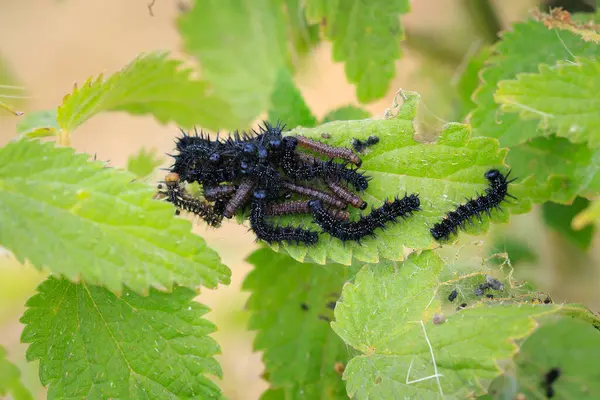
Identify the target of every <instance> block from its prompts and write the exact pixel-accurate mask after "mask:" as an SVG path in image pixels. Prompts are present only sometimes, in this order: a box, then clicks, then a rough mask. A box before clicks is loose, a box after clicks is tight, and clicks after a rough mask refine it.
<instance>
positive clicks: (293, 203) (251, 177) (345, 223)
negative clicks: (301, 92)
mask: <svg viewBox="0 0 600 400" xmlns="http://www.w3.org/2000/svg"><path fill="white" fill-rule="evenodd" d="M283 129H284V125H282V124H280V123H277V124H275V125H272V124H270V123H268V122H265V123H264V124H263V125H262V126H260V127H259V130H258V131H251V132H249V133H248V132H242V133H239V132H237V131H236V132H233V133H232V134H231V135H229V136H228V137H227V138H222V139H221V138H219V136H218V135H217V137H216V139H211V138H210V136H208V135H205V134H204V133H202V132H200V133H198V132H197V131H196V132H195V135H189V134H187V133H185V132H183V131H182V132H183V136H181V137H180V138H178V139H177V141H176V151H177V152H176V154H174V155H172V157H173V158H174V160H175V162H174V163H173V165H172V166H171V167H170V168H169V174H168V175H167V178H166V179H165V185H164V186H162V185H161V186H160V190H161V193H162V196H163V197H164V198H166V200H167V201H170V202H171V203H173V204H174V205H175V206H176V207H177V208H179V209H182V210H184V211H188V212H191V213H193V214H196V215H198V216H199V217H200V218H202V219H204V220H206V221H207V222H208V223H209V225H211V226H215V227H216V226H219V225H220V224H221V221H222V220H223V218H232V217H233V216H234V215H235V214H236V213H238V212H239V211H240V210H243V209H246V208H249V216H248V218H249V221H250V228H251V230H252V231H253V232H254V233H255V234H256V237H257V238H258V239H260V240H263V241H265V242H268V243H281V242H287V243H295V244H304V245H307V246H312V245H314V244H316V243H317V242H318V239H319V233H329V234H330V235H331V236H333V237H336V238H338V239H340V240H342V241H344V242H345V241H355V242H359V243H360V242H361V240H363V239H365V238H367V237H373V236H375V231H376V230H377V229H385V228H386V227H387V225H388V224H394V223H397V222H398V221H399V219H400V218H402V219H405V218H408V217H409V216H410V215H412V213H413V212H415V211H418V210H420V208H419V206H420V202H419V197H418V195H416V194H413V195H410V196H405V197H404V198H402V199H398V198H396V199H395V200H393V201H387V202H385V203H384V204H383V205H382V206H381V207H379V208H374V209H372V211H371V212H370V213H369V214H367V215H363V216H360V217H359V218H358V219H356V220H351V218H350V213H349V212H348V210H347V209H348V207H354V208H357V209H360V210H364V209H366V208H367V206H368V205H367V202H365V201H364V200H363V199H361V197H360V195H359V194H358V193H360V192H362V191H364V190H366V189H367V187H368V186H369V181H370V179H371V177H369V176H366V175H365V173H364V172H362V171H359V168H360V166H361V164H362V161H361V159H360V157H359V156H358V155H357V154H356V153H355V152H353V151H352V150H351V149H348V148H341V147H334V146H331V145H328V144H325V143H322V142H319V141H316V140H313V139H310V138H308V137H305V136H300V135H297V136H284V135H283ZM377 141H378V139H373V138H370V139H369V143H368V145H374V144H375V143H376V142H377ZM355 144H356V143H355ZM355 147H356V146H355ZM193 182H196V183H198V184H200V186H201V187H202V194H203V198H196V197H194V196H192V195H190V194H189V193H187V192H186V191H185V188H184V185H185V184H186V183H193ZM352 189H353V190H354V191H353V190H352ZM291 214H296V215H301V214H307V215H310V216H312V217H313V222H314V223H315V224H316V225H317V226H319V227H320V228H321V232H317V231H315V230H312V229H310V228H307V227H302V226H298V227H293V226H289V225H288V226H279V225H276V224H274V223H272V222H270V221H269V219H270V218H271V217H273V216H281V215H291Z"/></svg>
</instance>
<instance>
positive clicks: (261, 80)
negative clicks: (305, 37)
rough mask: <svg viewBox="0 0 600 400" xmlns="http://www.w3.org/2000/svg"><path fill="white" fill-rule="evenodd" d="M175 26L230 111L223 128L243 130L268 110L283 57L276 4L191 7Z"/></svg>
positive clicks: (221, 1)
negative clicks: (229, 119) (231, 114)
mask: <svg viewBox="0 0 600 400" xmlns="http://www.w3.org/2000/svg"><path fill="white" fill-rule="evenodd" d="M178 25H179V31H180V34H181V36H182V38H183V42H184V48H185V50H186V51H187V52H188V53H190V54H192V55H193V56H195V57H197V58H198V59H199V60H200V63H201V65H202V77H203V78H204V79H206V80H207V81H208V82H210V84H211V85H212V89H213V91H214V94H215V96H216V97H218V98H220V99H222V100H224V101H225V102H226V103H227V104H228V105H230V106H231V109H232V112H233V116H232V119H231V121H229V122H228V124H227V127H230V126H232V125H233V127H236V128H243V127H246V126H247V125H249V124H250V123H251V122H252V121H253V120H254V119H255V118H256V117H257V116H258V115H259V114H260V113H261V112H263V111H265V110H267V109H268V108H269V101H270V98H271V94H272V93H273V90H274V88H275V83H276V81H277V75H278V73H279V71H280V70H281V68H282V67H284V56H285V53H286V48H285V46H286V44H285V24H284V17H283V10H282V7H281V2H279V1H276V0H254V1H251V2H250V1H235V0H207V1H203V2H196V4H195V6H194V8H193V9H191V10H190V11H189V12H187V13H185V14H183V15H182V16H181V17H180V19H179V21H178Z"/></svg>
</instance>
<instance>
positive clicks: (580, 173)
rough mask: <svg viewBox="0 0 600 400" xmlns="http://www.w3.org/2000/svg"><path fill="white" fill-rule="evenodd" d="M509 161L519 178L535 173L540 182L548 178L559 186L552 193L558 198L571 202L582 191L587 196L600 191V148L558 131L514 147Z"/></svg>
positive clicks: (552, 196) (558, 200) (554, 186)
mask: <svg viewBox="0 0 600 400" xmlns="http://www.w3.org/2000/svg"><path fill="white" fill-rule="evenodd" d="M507 162H508V163H510V166H511V168H513V170H514V171H515V176H518V177H519V178H525V177H526V176H527V175H528V173H531V174H533V175H534V176H535V177H537V179H538V182H545V181H546V180H547V181H548V185H549V186H550V187H553V188H555V189H554V190H553V191H552V194H551V200H552V201H554V202H557V203H570V202H572V201H573V199H574V198H575V196H576V195H577V194H578V193H579V194H580V195H581V196H586V197H595V196H596V195H597V194H598V193H600V150H599V149H596V150H591V149H590V148H588V147H587V146H586V145H584V144H581V143H571V142H570V141H569V140H568V139H565V138H561V137H557V136H554V135H553V136H550V137H537V138H534V139H532V140H531V141H530V142H529V143H526V144H522V145H518V146H515V147H512V148H511V149H510V152H509V153H508V157H507Z"/></svg>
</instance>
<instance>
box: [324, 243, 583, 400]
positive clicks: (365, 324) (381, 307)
mask: <svg viewBox="0 0 600 400" xmlns="http://www.w3.org/2000/svg"><path fill="white" fill-rule="evenodd" d="M443 268H444V262H443V261H442V260H441V259H440V258H439V257H438V256H437V255H436V254H435V253H434V252H432V251H425V252H422V253H420V254H417V253H413V254H412V255H411V256H410V257H409V258H408V259H407V260H406V261H405V262H403V263H402V264H397V263H393V262H388V263H380V264H378V265H367V266H365V267H363V268H362V269H361V270H360V271H359V272H358V274H357V275H356V277H355V279H354V282H353V283H348V284H346V285H345V286H344V290H343V292H342V299H343V300H342V301H341V302H338V305H337V307H336V309H335V321H334V322H333V323H332V327H333V330H334V331H335V332H336V333H337V334H338V335H340V337H341V338H342V339H343V340H344V341H345V342H346V343H347V344H348V345H349V346H352V347H353V348H354V349H356V350H357V351H359V352H360V353H362V354H360V355H358V356H356V357H354V358H353V359H352V360H350V363H349V364H348V366H347V367H346V370H345V372H344V380H346V381H347V384H346V388H347V391H348V395H349V396H350V397H352V398H356V399H365V398H370V399H389V398H394V394H397V393H402V394H403V395H404V396H409V397H413V396H414V397H415V398H419V399H442V398H444V399H448V398H465V397H466V396H467V394H471V395H473V394H475V395H477V394H483V393H485V391H486V388H487V386H488V384H489V383H490V381H491V380H492V379H494V378H495V377H497V376H499V375H500V374H501V372H502V371H501V370H500V368H499V365H502V364H500V362H502V361H507V360H510V359H511V358H512V357H513V356H514V355H515V353H516V352H517V350H518V347H517V345H516V344H515V340H518V339H522V338H525V337H527V336H529V335H531V334H532V333H533V332H534V330H535V329H536V326H537V322H536V321H535V319H534V318H538V317H541V316H544V315H549V314H557V313H563V314H570V315H572V316H574V317H581V318H582V319H588V320H590V319H593V316H591V314H590V313H589V312H588V311H585V310H584V309H583V308H581V307H579V306H576V305H564V304H563V305H553V304H549V305H545V304H528V303H521V304H519V303H516V304H510V303H509V302H505V301H504V300H505V299H498V300H490V299H485V300H480V301H478V302H475V303H474V304H468V305H467V306H466V308H464V309H460V308H459V309H458V310H456V309H455V307H456V304H454V303H450V304H448V306H449V307H446V309H445V310H444V311H443V309H442V299H443V301H444V303H446V302H447V300H446V299H445V297H446V293H447V291H446V290H444V289H443V288H444V287H446V286H450V285H455V284H456V283H457V278H456V277H454V276H451V275H447V276H443V275H441V273H442V271H443ZM471 272H472V271H471ZM470 275H472V273H471V274H467V275H465V276H464V277H465V278H467V277H468V276H470ZM442 293H443V295H442V296H441V294H442ZM436 314H438V315H437V316H436ZM440 314H442V315H443V317H441V316H440Z"/></svg>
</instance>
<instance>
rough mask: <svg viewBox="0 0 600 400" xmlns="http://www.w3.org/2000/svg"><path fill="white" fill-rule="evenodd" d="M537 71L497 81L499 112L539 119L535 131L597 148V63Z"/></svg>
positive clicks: (580, 62) (599, 80)
mask: <svg viewBox="0 0 600 400" xmlns="http://www.w3.org/2000/svg"><path fill="white" fill-rule="evenodd" d="M599 55H600V54H599ZM539 69H540V70H539V73H533V74H532V73H527V74H519V75H517V79H515V80H510V81H502V82H499V84H498V90H497V91H496V94H495V96H494V99H495V100H496V102H497V103H499V104H501V105H502V107H501V109H502V110H503V111H506V112H517V113H519V117H521V119H525V120H527V119H534V120H541V121H542V122H540V129H539V130H547V131H550V132H553V133H556V134H557V135H558V136H564V137H566V138H568V139H569V140H571V141H572V142H575V143H588V144H589V145H590V146H591V147H600V118H598V116H597V110H598V108H599V106H600V94H599V92H600V62H599V61H598V60H596V59H594V58H587V57H577V58H575V60H574V62H573V61H569V62H565V61H562V62H561V61H559V62H558V63H557V64H556V65H552V66H549V65H540V67H539Z"/></svg>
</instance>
